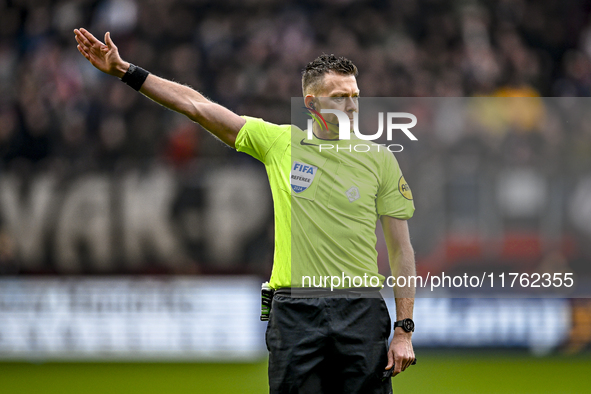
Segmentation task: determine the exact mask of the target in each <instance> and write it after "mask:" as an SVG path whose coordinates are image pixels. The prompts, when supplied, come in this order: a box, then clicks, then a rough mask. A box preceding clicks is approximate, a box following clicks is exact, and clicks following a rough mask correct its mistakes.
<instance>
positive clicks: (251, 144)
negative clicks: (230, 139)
mask: <svg viewBox="0 0 591 394" xmlns="http://www.w3.org/2000/svg"><path fill="white" fill-rule="evenodd" d="M242 118H243V119H245V120H246V123H244V126H242V128H241V129H240V131H239V132H238V135H237V136H236V143H235V145H236V150H237V151H238V152H244V153H246V154H248V155H250V156H252V157H254V158H255V159H257V160H260V161H262V162H263V163H265V161H266V158H267V154H268V152H269V150H271V148H272V147H273V145H274V144H275V142H276V141H277V140H278V138H279V137H280V136H281V134H282V133H283V132H284V130H283V128H282V127H281V126H278V125H276V124H273V123H269V122H265V121H264V120H262V119H258V118H251V117H249V116H243V117H242Z"/></svg>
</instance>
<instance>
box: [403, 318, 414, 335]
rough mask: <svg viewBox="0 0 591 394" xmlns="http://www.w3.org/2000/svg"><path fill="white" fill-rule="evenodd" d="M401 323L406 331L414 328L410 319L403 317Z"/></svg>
mask: <svg viewBox="0 0 591 394" xmlns="http://www.w3.org/2000/svg"><path fill="white" fill-rule="evenodd" d="M402 324H403V327H402V328H403V329H404V331H406V332H411V331H414V329H415V323H414V322H413V321H412V320H410V319H404V320H403V321H402Z"/></svg>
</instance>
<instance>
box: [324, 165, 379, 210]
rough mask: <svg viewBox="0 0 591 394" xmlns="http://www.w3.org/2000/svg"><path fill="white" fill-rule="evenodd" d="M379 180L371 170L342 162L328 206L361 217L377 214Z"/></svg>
mask: <svg viewBox="0 0 591 394" xmlns="http://www.w3.org/2000/svg"><path fill="white" fill-rule="evenodd" d="M377 190H378V180H377V178H376V177H375V175H374V174H373V173H371V172H369V171H364V170H363V169H360V168H359V167H354V166H350V165H347V164H345V163H340V164H339V167H338V169H337V172H336V176H335V179H334V183H333V187H332V190H331V192H330V197H329V199H328V208H329V209H332V210H335V211H338V212H339V213H340V214H342V215H345V216H349V217H352V218H359V219H372V220H373V219H374V218H375V217H376V215H377V210H376V196H377Z"/></svg>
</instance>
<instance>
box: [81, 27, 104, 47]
mask: <svg viewBox="0 0 591 394" xmlns="http://www.w3.org/2000/svg"><path fill="white" fill-rule="evenodd" d="M80 32H81V33H82V35H83V36H84V37H85V38H86V39H87V40H88V41H90V43H91V44H96V43H99V44H102V43H101V42H100V41H99V40H97V39H96V37H95V36H93V35H92V33H91V32H89V31H88V30H86V29H85V28H83V27H82V28H80Z"/></svg>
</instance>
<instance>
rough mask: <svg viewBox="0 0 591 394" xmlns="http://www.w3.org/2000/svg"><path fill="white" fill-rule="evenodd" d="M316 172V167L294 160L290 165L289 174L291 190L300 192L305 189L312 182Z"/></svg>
mask: <svg viewBox="0 0 591 394" xmlns="http://www.w3.org/2000/svg"><path fill="white" fill-rule="evenodd" d="M316 172H318V167H315V166H311V165H309V164H306V163H301V162H299V161H294V162H293V164H292V165H291V174H290V181H291V188H292V189H293V191H294V192H296V193H301V192H303V191H304V190H306V189H307V188H308V187H309V186H310V185H311V184H312V181H313V180H314V177H315V176H316Z"/></svg>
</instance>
